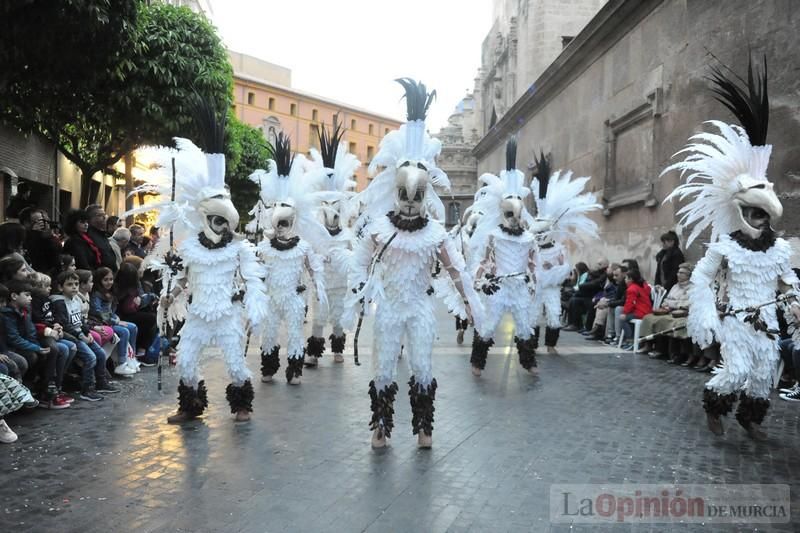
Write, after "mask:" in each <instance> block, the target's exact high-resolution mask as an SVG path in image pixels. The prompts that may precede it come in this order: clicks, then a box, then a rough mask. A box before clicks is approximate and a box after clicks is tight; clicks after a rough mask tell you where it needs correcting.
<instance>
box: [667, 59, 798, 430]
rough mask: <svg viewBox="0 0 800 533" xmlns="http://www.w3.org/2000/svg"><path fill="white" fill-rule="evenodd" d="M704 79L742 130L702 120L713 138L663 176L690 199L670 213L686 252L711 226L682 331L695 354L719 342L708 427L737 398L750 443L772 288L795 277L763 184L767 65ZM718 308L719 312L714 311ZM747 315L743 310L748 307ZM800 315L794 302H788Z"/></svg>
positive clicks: (786, 285)
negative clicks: (684, 230) (672, 175)
mask: <svg viewBox="0 0 800 533" xmlns="http://www.w3.org/2000/svg"><path fill="white" fill-rule="evenodd" d="M712 72H713V76H712V77H711V78H710V79H711V81H712V82H713V84H714V86H713V88H712V90H713V92H714V93H715V94H716V98H717V100H718V101H720V102H721V103H722V104H723V105H725V106H726V107H727V108H728V109H730V110H731V111H732V112H733V114H734V115H735V116H736V117H737V118H738V119H739V121H740V122H741V124H742V127H740V126H738V125H734V124H731V125H729V124H725V123H724V122H720V121H710V122H709V123H708V124H710V125H711V126H712V127H713V128H714V129H715V130H716V133H699V134H697V135H694V136H692V137H691V138H690V141H691V143H690V144H689V145H688V146H687V147H686V148H684V149H683V150H681V151H680V152H678V154H687V155H686V158H685V159H684V160H683V161H681V162H679V163H676V164H674V165H671V166H670V167H668V168H667V169H666V170H664V173H666V172H669V171H671V170H680V171H681V175H686V174H688V176H687V177H686V183H684V184H683V185H680V186H679V187H677V188H676V189H675V191H674V192H673V193H672V194H671V195H670V196H669V197H668V199H675V198H677V199H680V200H687V199H689V200H690V201H689V202H688V203H687V204H686V205H685V206H683V207H682V208H681V209H680V210H679V211H678V213H679V214H680V215H682V220H681V222H682V223H683V224H684V225H686V226H689V225H694V228H693V229H692V232H691V234H690V236H689V239H688V241H687V245H688V244H689V243H691V242H692V241H693V240H694V239H695V238H697V237H698V236H699V235H700V233H701V232H702V231H703V230H705V229H706V228H708V227H709V226H710V227H711V241H710V242H709V243H708V249H707V251H706V254H705V256H704V257H703V258H702V259H701V260H700V261H699V262H698V263H697V266H696V267H695V269H694V272H693V273H692V277H691V285H690V288H689V299H690V300H691V302H692V305H691V306H690V307H689V317H688V322H687V328H688V333H689V335H690V336H691V337H692V340H694V342H696V343H697V344H699V345H700V347H701V348H705V347H707V346H709V345H710V344H711V343H712V342H713V341H714V339H716V340H717V341H718V342H719V343H720V351H721V354H722V361H723V362H722V366H721V367H719V368H717V369H715V370H714V376H713V377H712V378H711V379H710V380H709V381H708V382H707V383H706V386H705V389H704V390H703V407H704V408H705V411H706V418H707V422H708V428H709V429H710V430H711V431H712V432H713V433H715V434H717V435H721V434H722V433H723V431H724V429H723V426H722V420H721V417H722V416H724V415H726V414H728V413H729V412H730V411H731V409H732V408H733V404H734V403H735V402H736V400H737V396H738V399H739V406H738V409H737V411H736V420H737V421H738V422H739V424H740V425H741V426H742V427H743V428H744V429H745V430H746V431H747V433H748V435H749V436H750V437H751V438H754V439H762V438H765V436H766V435H765V432H764V430H763V429H762V428H761V427H760V425H761V423H762V421H763V420H764V417H765V415H766V413H767V409H768V408H769V399H768V398H769V394H770V390H771V388H772V386H773V380H774V375H775V372H776V367H777V363H778V360H779V355H778V340H777V335H776V334H777V332H778V331H777V330H778V321H777V318H776V312H775V305H774V303H773V304H770V305H764V306H763V307H759V308H757V309H755V310H754V309H752V308H754V307H756V306H761V305H763V304H765V303H767V302H770V301H772V302H774V301H775V295H776V291H778V290H781V291H782V292H784V293H787V294H794V291H796V290H797V284H798V279H797V276H795V274H794V272H793V271H792V269H791V265H790V256H791V249H790V247H789V244H788V242H787V241H785V240H784V239H782V238H779V237H777V236H776V234H775V231H774V230H773V228H772V224H774V223H775V222H777V221H778V220H779V219H780V217H781V215H782V213H783V207H782V205H781V203H780V201H779V200H778V197H777V196H776V195H775V192H774V191H773V184H772V183H771V182H770V181H769V180H768V179H767V165H768V163H769V157H770V153H771V152H772V146H771V145H768V144H766V139H767V122H768V115H769V100H768V97H767V79H766V59H765V60H764V70H763V73H756V74H755V75H754V73H753V68H752V63H750V64H749V65H748V81H747V84H746V87H745V88H742V86H741V85H740V83H741V84H744V83H745V82H744V81H743V80H741V78H739V77H738V76H737V77H736V78H737V79H729V78H727V77H726V75H725V74H724V73H723V72H722V71H720V70H719V69H716V68H715V69H713V70H712ZM718 276H724V279H725V283H724V288H725V289H724V290H725V293H724V294H715V293H714V289H713V288H712V286H713V284H714V282H715V279H717V277H718ZM718 305H719V307H718ZM746 308H751V309H747V310H746ZM791 309H792V312H793V314H794V315H795V317H800V304H798V303H797V301H796V299H794V301H793V302H792V304H791Z"/></svg>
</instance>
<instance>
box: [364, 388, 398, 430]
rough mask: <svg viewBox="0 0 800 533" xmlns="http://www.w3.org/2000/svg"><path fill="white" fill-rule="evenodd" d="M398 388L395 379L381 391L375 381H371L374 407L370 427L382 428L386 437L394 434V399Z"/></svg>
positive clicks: (370, 398)
mask: <svg viewBox="0 0 800 533" xmlns="http://www.w3.org/2000/svg"><path fill="white" fill-rule="evenodd" d="M397 389H398V387H397V383H395V382H394V381H393V382H392V384H391V385H389V386H388V387H384V388H383V389H381V390H380V391H378V389H377V388H376V387H375V381H370V382H369V400H370V409H372V419H371V420H370V422H369V429H371V430H373V431H374V430H376V429H378V428H381V429H382V430H383V434H384V436H385V437H386V438H390V437H391V436H392V429H393V428H394V399H395V396H397Z"/></svg>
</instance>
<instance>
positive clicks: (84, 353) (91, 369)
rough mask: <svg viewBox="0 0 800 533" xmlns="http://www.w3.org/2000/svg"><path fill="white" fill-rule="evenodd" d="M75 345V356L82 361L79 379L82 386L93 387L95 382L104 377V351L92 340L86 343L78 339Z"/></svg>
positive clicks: (101, 380)
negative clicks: (76, 350)
mask: <svg viewBox="0 0 800 533" xmlns="http://www.w3.org/2000/svg"><path fill="white" fill-rule="evenodd" d="M75 344H76V347H77V348H78V352H77V354H76V357H77V358H78V360H80V361H81V362H82V363H83V369H81V381H82V384H83V387H84V388H93V387H94V386H95V384H96V383H97V382H101V383H102V382H103V381H105V379H106V352H105V351H103V348H101V347H100V345H99V344H97V343H96V342H93V343H92V344H86V343H85V342H83V341H80V340H79V341H78V342H77V343H75Z"/></svg>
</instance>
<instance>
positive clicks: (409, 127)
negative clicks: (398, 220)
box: [358, 78, 450, 220]
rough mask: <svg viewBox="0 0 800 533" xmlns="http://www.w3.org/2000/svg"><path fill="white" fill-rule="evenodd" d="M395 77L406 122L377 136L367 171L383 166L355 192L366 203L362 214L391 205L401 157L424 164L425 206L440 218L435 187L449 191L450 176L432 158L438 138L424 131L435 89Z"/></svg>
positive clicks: (380, 212) (442, 214) (379, 211)
mask: <svg viewBox="0 0 800 533" xmlns="http://www.w3.org/2000/svg"><path fill="white" fill-rule="evenodd" d="M396 81H398V82H399V83H400V84H401V85H403V87H404V88H405V90H406V100H407V103H408V122H407V123H406V124H404V125H402V126H400V129H399V130H396V131H391V132H389V133H387V134H386V136H385V137H384V138H383V139H382V140H381V144H380V147H379V149H378V153H377V154H376V155H375V157H374V158H373V159H372V161H371V162H370V165H369V173H370V174H371V175H374V174H375V172H376V171H377V170H378V167H381V166H382V167H385V168H384V170H383V171H381V172H380V173H379V174H378V175H377V176H375V178H374V179H373V180H372V182H371V183H370V184H369V186H368V187H367V188H366V189H364V190H363V191H361V192H360V193H359V194H358V201H360V202H361V203H362V204H364V205H365V206H366V211H365V215H366V216H368V217H370V218H375V217H377V216H383V215H385V214H386V213H387V212H389V211H391V210H392V208H393V206H394V200H395V187H396V186H395V176H396V174H397V169H398V166H399V165H401V164H402V163H403V162H404V161H418V162H421V163H422V164H423V165H424V166H425V168H426V169H427V170H428V175H429V176H430V180H429V181H428V182H427V183H426V185H425V206H424V207H425V210H426V211H427V212H428V213H429V214H430V215H431V216H432V217H433V218H435V219H437V220H444V217H445V209H444V204H443V203H442V201H441V199H440V198H439V196H438V194H437V193H436V190H435V188H436V187H439V188H441V189H442V190H444V191H445V192H449V191H450V180H449V179H448V177H447V174H445V172H444V171H443V170H442V169H440V168H439V167H438V166H437V164H436V158H437V157H438V156H439V154H440V153H441V151H442V143H441V141H439V139H434V138H432V137H431V136H430V135H428V133H427V132H426V131H425V113H426V112H427V109H428V106H430V104H431V102H432V101H433V98H434V97H435V95H436V91H433V92H431V93H430V94H429V93H427V92H426V89H425V85H424V84H422V83H417V82H414V81H412V80H409V79H408V78H402V79H400V80H396Z"/></svg>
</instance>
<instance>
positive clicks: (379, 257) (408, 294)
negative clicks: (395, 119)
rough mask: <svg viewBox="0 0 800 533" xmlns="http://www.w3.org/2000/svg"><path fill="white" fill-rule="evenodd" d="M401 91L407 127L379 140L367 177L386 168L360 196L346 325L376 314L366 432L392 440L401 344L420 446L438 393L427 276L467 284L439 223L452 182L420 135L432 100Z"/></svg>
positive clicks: (409, 89) (411, 87)
mask: <svg viewBox="0 0 800 533" xmlns="http://www.w3.org/2000/svg"><path fill="white" fill-rule="evenodd" d="M398 81H400V80H398ZM401 83H402V84H403V85H404V87H405V88H406V98H407V99H408V104H409V117H408V118H409V122H408V123H407V124H405V125H403V126H401V127H400V129H399V130H398V131H393V132H390V133H388V134H387V135H386V136H385V137H384V138H383V140H382V141H381V145H380V149H379V151H378V154H377V155H376V156H375V157H374V158H373V160H372V164H371V165H370V171H371V172H374V171H375V170H376V167H377V165H382V166H384V167H386V168H385V169H384V170H383V171H382V172H381V173H380V174H378V175H377V176H376V177H375V179H374V180H373V181H372V182H371V183H370V185H369V186H368V187H367V188H366V189H365V190H364V191H362V192H361V193H360V194H359V195H358V196H359V200H360V201H361V202H362V204H363V205H364V206H365V210H364V212H363V213H362V223H361V226H362V227H363V229H362V230H361V235H362V236H361V238H359V239H358V240H357V241H356V244H355V247H354V250H353V261H352V267H351V276H350V282H349V283H350V286H351V287H352V289H353V290H352V292H351V293H350V294H349V295H348V305H347V306H346V311H345V312H346V315H347V317H346V319H345V322H346V323H353V322H355V318H356V314H357V313H358V312H359V311H361V312H364V311H365V310H366V309H365V308H366V307H369V303H370V302H372V303H373V304H374V306H375V308H376V311H375V333H374V338H375V347H376V350H375V356H376V357H375V363H376V367H377V368H376V376H375V379H374V380H373V381H372V382H370V397H371V399H372V420H371V422H370V427H371V428H372V429H374V430H375V432H376V435H378V436H380V438H385V437H389V436H390V435H391V430H392V427H393V417H392V414H393V406H392V405H393V402H394V397H395V394H396V392H397V384H396V383H395V382H394V381H395V375H396V367H397V360H398V357H399V355H400V351H401V348H402V346H403V343H404V339H405V348H406V353H407V355H408V363H409V366H410V369H411V374H412V377H411V381H410V382H409V385H410V387H411V390H410V392H409V395H410V399H411V407H412V412H413V420H412V426H413V432H414V434H420V437H421V438H422V435H427V436H428V437H429V436H430V435H431V433H432V431H433V401H434V397H435V391H436V380H435V379H434V378H433V375H432V367H431V351H432V349H433V342H434V340H435V338H436V317H435V313H434V303H433V291H432V290H431V285H432V271H433V269H434V265H435V263H436V262H437V261H441V263H442V265H443V267H444V268H443V269H442V270H443V271H444V270H447V272H448V274H450V275H451V276H453V277H454V279H455V281H456V283H457V284H458V285H459V286H460V285H462V281H461V280H462V279H464V278H465V277H467V275H466V273H465V272H464V271H463V262H462V261H461V255H460V254H459V253H458V252H457V250H456V249H455V246H454V245H453V243H452V241H451V240H450V238H449V237H448V235H447V232H446V231H445V229H444V227H443V226H442V225H441V224H440V223H439V222H438V221H437V220H441V219H443V215H444V207H443V204H442V202H441V200H440V199H439V197H438V196H437V194H436V191H435V190H434V187H435V186H438V187H441V188H443V189H445V190H449V188H450V182H449V180H448V178H447V175H446V174H445V173H444V172H443V171H442V170H441V169H439V168H438V167H437V165H436V157H437V156H438V155H439V152H440V150H441V143H440V142H439V141H438V140H437V139H433V138H431V137H430V136H429V135H428V134H427V132H426V131H425V122H424V114H425V110H426V109H427V105H428V104H429V103H430V101H431V100H432V96H431V95H429V94H428V93H427V92H426V91H425V86H424V85H423V84H417V83H416V82H413V81H411V80H405V79H404V80H402V81H401ZM426 101H427V103H426ZM364 221H367V222H366V223H365V222H364ZM442 275H444V273H442ZM463 285H464V286H466V285H468V283H467V282H466V281H464V282H463ZM457 300H458V301H457V302H455V301H453V299H452V298H447V299H446V303H449V304H450V306H451V307H452V308H453V309H452V310H454V311H456V312H460V313H462V314H464V313H465V307H464V300H465V296H464V295H463V293H462V294H461V295H460V296H459V297H458V298H457ZM362 302H364V303H363V304H362ZM465 316H466V315H465ZM421 442H422V441H421ZM373 444H374V441H373Z"/></svg>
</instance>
